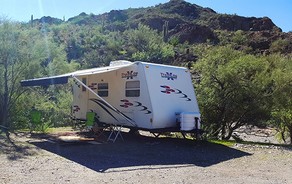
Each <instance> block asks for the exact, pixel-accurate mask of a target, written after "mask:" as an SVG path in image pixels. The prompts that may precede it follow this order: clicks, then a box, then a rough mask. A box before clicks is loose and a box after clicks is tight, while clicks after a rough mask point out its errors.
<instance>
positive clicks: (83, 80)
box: [82, 78, 86, 91]
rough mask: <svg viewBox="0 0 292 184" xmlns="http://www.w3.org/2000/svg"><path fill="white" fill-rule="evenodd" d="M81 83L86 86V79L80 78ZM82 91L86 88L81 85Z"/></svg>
mask: <svg viewBox="0 0 292 184" xmlns="http://www.w3.org/2000/svg"><path fill="white" fill-rule="evenodd" d="M82 83H83V84H85V85H86V78H82ZM82 91H86V88H85V87H84V86H83V85H82Z"/></svg>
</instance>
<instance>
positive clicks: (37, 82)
mask: <svg viewBox="0 0 292 184" xmlns="http://www.w3.org/2000/svg"><path fill="white" fill-rule="evenodd" d="M69 77H70V75H62V76H52V77H44V78H38V79H29V80H22V81H21V82H20V84H21V86H49V85H52V84H66V83H68V78H69Z"/></svg>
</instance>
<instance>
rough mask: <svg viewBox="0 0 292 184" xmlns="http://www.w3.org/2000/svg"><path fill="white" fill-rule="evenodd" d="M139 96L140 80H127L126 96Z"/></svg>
mask: <svg viewBox="0 0 292 184" xmlns="http://www.w3.org/2000/svg"><path fill="white" fill-rule="evenodd" d="M139 96H140V81H127V82H126V97H139Z"/></svg>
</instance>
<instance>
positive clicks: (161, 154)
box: [31, 133, 250, 172]
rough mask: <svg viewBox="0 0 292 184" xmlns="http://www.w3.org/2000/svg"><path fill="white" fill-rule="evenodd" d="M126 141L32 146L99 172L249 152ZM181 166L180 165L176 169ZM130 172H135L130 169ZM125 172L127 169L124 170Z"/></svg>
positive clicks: (201, 162)
mask: <svg viewBox="0 0 292 184" xmlns="http://www.w3.org/2000/svg"><path fill="white" fill-rule="evenodd" d="M123 137H124V139H125V141H124V142H122V141H117V142H115V143H101V144H89V143H86V142H82V143H70V144H60V143H52V142H51V141H43V142H31V144H33V145H35V146H37V147H39V148H41V149H44V150H47V151H49V152H52V153H54V154H57V155H59V156H62V157H64V158H66V159H69V160H71V161H74V162H76V163H78V164H81V165H83V166H85V167H87V168H90V169H92V170H94V171H97V172H105V171H107V170H108V169H115V168H119V169H120V168H125V167H142V166H155V168H156V166H159V167H161V168H164V167H168V168H169V166H171V165H174V167H183V166H181V165H186V167H191V166H198V167H208V166H212V165H214V164H218V163H220V162H224V161H227V160H230V159H234V158H239V157H244V156H249V155H250V154H249V153H246V152H243V151H240V150H236V149H233V148H230V147H227V146H223V145H219V144H213V143H209V142H196V141H192V140H186V139H175V138H154V137H146V136H140V135H135V136H134V135H130V134H128V133H123ZM175 165H179V166H175ZM126 170H131V169H129V168H127V169H126ZM124 171H125V170H124Z"/></svg>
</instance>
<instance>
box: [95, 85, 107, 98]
mask: <svg viewBox="0 0 292 184" xmlns="http://www.w3.org/2000/svg"><path fill="white" fill-rule="evenodd" d="M97 94H98V95H99V96H101V97H107V96H108V83H98V84H97Z"/></svg>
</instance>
